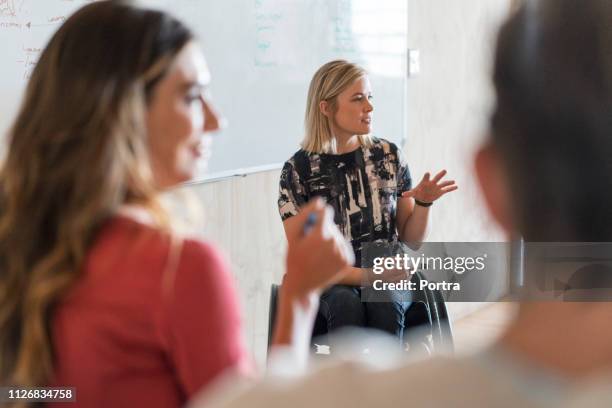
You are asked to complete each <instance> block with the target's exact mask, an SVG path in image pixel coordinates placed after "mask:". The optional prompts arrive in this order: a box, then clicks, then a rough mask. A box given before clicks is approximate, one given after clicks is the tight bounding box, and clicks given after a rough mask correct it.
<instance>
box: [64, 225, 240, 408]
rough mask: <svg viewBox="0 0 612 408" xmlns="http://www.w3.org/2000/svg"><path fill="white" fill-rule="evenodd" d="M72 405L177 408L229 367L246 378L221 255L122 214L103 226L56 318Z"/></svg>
mask: <svg viewBox="0 0 612 408" xmlns="http://www.w3.org/2000/svg"><path fill="white" fill-rule="evenodd" d="M53 340H54V346H55V352H56V360H55V361H56V366H55V367H56V376H55V381H54V384H56V386H72V387H76V399H77V401H76V402H77V403H76V404H74V403H67V404H65V405H63V404H57V405H56V406H66V407H72V408H75V407H78V406H81V407H138V406H142V407H150V408H152V407H178V406H181V405H182V404H184V403H185V402H186V400H187V399H188V398H189V397H190V396H191V395H193V394H194V393H195V392H197V391H198V390H199V389H201V387H202V386H204V385H206V384H208V383H209V382H210V381H211V380H212V379H213V378H214V377H215V376H217V375H218V374H220V373H221V372H222V371H223V370H224V369H226V368H228V367H234V368H237V369H239V370H241V371H248V369H249V363H248V359H247V358H246V353H245V349H244V347H243V343H242V337H241V333H240V321H239V313H238V306H237V302H236V298H235V291H234V288H233V285H232V281H231V278H230V275H229V273H228V267H227V265H226V264H225V262H224V261H223V259H222V258H221V257H220V256H219V253H218V251H217V250H215V249H214V248H213V247H211V246H210V245H208V244H206V243H203V242H201V241H197V240H182V241H180V242H171V241H170V238H169V236H168V234H164V233H162V232H160V231H159V230H156V229H154V228H152V227H149V226H146V225H144V224H140V223H138V222H136V221H133V220H131V219H129V218H125V217H116V218H114V219H112V220H111V221H109V223H108V224H107V225H106V226H105V227H104V228H103V229H102V231H101V232H100V234H99V236H98V238H97V239H96V241H95V243H94V245H93V247H92V248H91V250H90V252H89V254H88V256H87V258H86V262H85V265H84V270H83V275H82V277H81V278H80V280H79V282H78V284H77V285H76V287H75V288H74V290H72V292H71V293H70V294H69V296H68V297H67V298H66V300H65V301H64V302H62V304H61V305H60V306H59V307H58V310H57V312H56V313H55V316H54V321H53Z"/></svg>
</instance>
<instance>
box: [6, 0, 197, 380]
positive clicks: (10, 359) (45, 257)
mask: <svg viewBox="0 0 612 408" xmlns="http://www.w3.org/2000/svg"><path fill="white" fill-rule="evenodd" d="M192 38H193V36H192V34H191V32H190V31H189V30H188V29H187V28H186V27H185V26H184V25H183V24H182V23H180V22H179V21H177V20H176V19H174V18H172V17H170V16H168V15H167V14H165V13H162V12H159V11H153V10H146V9H141V8H137V7H134V6H131V5H129V4H128V3H126V2H122V1H103V2H96V3H92V4H90V5H87V6H85V7H83V8H82V9H80V10H79V11H77V12H76V13H75V14H74V15H73V16H71V17H70V18H69V19H68V20H67V21H66V22H65V23H64V24H63V25H62V27H61V28H60V29H59V30H58V31H57V33H56V34H55V35H54V36H53V37H52V39H51V40H50V42H49V43H48V45H47V46H46V48H45V49H44V51H43V52H42V54H41V57H40V60H39V62H38V64H37V66H36V67H35V69H34V71H33V75H32V77H31V79H30V81H29V83H28V86H27V89H26V93H25V97H24V101H23V104H22V106H21V108H20V111H19V113H18V115H17V118H16V120H15V122H14V124H13V126H12V128H11V130H10V132H9V135H8V143H9V147H8V154H7V158H6V161H5V162H4V163H3V166H2V168H1V170H0V384H12V385H17V386H38V385H44V384H45V383H47V382H48V380H49V378H50V376H51V375H52V373H53V368H54V362H53V344H52V333H51V326H52V325H51V323H52V319H53V313H54V309H55V307H56V306H57V305H58V304H60V303H61V302H62V300H63V297H64V296H65V294H66V293H67V291H68V290H69V289H70V288H71V287H72V286H73V284H74V283H75V282H76V281H77V280H78V279H79V276H80V274H81V269H82V264H83V261H84V258H85V255H86V253H87V250H88V248H89V246H90V245H91V243H92V241H93V239H94V238H95V236H96V234H97V232H98V230H99V228H100V227H101V226H102V225H103V223H104V222H105V221H106V220H108V219H109V217H110V216H112V215H113V214H114V213H115V212H116V211H117V209H118V208H119V207H120V206H121V205H122V204H125V203H137V204H139V205H142V206H145V207H147V208H149V209H150V210H151V212H152V213H153V214H154V215H156V218H157V219H158V221H159V223H160V225H161V226H163V224H164V220H165V223H166V225H167V216H166V214H165V212H164V211H163V210H162V209H161V207H160V205H159V204H158V202H157V199H156V196H157V187H156V186H155V184H154V181H153V177H152V171H151V168H150V164H149V157H148V147H147V132H146V127H145V115H146V108H147V101H148V100H149V98H150V96H151V93H152V91H153V89H154V87H155V85H156V84H157V83H158V82H159V81H160V80H161V79H162V78H163V77H164V75H165V73H166V71H167V69H168V68H169V66H170V64H171V62H172V61H173V59H174V57H175V56H176V54H177V53H178V52H180V50H181V49H182V48H183V47H184V46H185V45H186V44H187V43H188V42H189V41H190V40H191V39H192Z"/></svg>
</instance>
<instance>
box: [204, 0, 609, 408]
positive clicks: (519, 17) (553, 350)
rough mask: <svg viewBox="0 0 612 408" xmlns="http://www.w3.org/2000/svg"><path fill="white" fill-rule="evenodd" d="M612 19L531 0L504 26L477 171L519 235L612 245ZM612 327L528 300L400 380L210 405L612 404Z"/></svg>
mask: <svg viewBox="0 0 612 408" xmlns="http://www.w3.org/2000/svg"><path fill="white" fill-rule="evenodd" d="M611 21H612V2H610V1H609V0H581V1H575V0H540V1H538V0H531V1H530V0H526V1H525V2H524V5H523V6H522V7H521V8H520V9H519V10H518V12H516V13H515V14H514V15H513V16H512V17H511V18H510V19H509V20H508V21H507V22H506V23H505V24H504V26H503V27H502V29H501V32H500V34H499V38H498V42H497V50H496V57H495V67H494V74H493V82H494V85H495V91H496V105H495V109H494V113H493V115H492V119H491V127H490V136H489V138H488V140H487V141H486V142H485V144H484V145H483V146H482V148H481V149H480V150H479V152H478V154H477V156H476V160H475V164H476V173H477V175H478V179H479V182H480V185H481V188H482V191H483V193H484V197H485V199H486V203H487V206H488V208H489V210H490V212H491V214H492V215H493V217H494V218H495V219H496V220H497V222H498V223H499V224H500V225H501V226H502V227H503V228H504V229H505V231H506V232H507V233H508V235H509V236H516V235H515V234H517V233H519V234H521V235H522V236H524V238H525V240H526V241H527V242H530V241H535V242H612V177H610V175H611V174H612V25H611ZM540 272H541V271H540ZM534 273H538V271H534ZM583 300H585V299H584V298H583ZM587 300H588V299H587ZM611 319H612V303H610V302H595V301H591V302H562V301H544V302H542V301H540V302H538V301H532V302H525V303H521V304H520V311H519V313H518V315H517V316H516V318H515V320H514V321H513V322H512V324H511V325H510V326H509V328H508V329H507V331H506V332H505V334H504V335H503V336H502V337H501V339H500V340H499V342H498V343H497V344H496V345H495V346H493V347H492V348H490V349H489V350H487V351H485V352H482V353H480V354H477V355H475V356H470V357H463V358H458V359H449V358H435V359H434V360H429V361H423V362H420V363H417V364H413V365H404V366H399V367H396V368H390V369H386V370H380V369H378V370H370V369H367V368H365V367H363V366H360V365H358V364H356V363H343V364H341V365H338V366H335V367H328V368H326V369H324V370H321V371H317V372H316V375H313V376H310V377H308V378H307V379H305V380H304V379H302V380H295V381H288V380H286V381H285V382H283V383H279V382H278V380H276V381H275V380H273V379H271V380H270V381H269V382H267V383H266V384H263V385H259V386H256V387H254V388H253V389H251V390H250V391H248V392H245V393H243V394H241V395H239V396H234V397H233V399H232V398H226V399H224V400H221V399H220V397H219V396H217V397H215V398H216V399H212V398H211V399H208V400H207V401H208V402H209V404H208V405H207V406H209V407H226V408H227V407H232V408H234V407H247V406H248V407H252V408H257V407H284V406H291V407H293V408H298V407H299V408H301V407H304V408H305V407H340V406H341V407H377V408H386V407H388V408H391V407H399V406H414V407H508V408H515V407H532V408H534V407H581V408H584V407H610V406H612V386H611V384H612V325H610V321H611ZM226 397H228V396H226Z"/></svg>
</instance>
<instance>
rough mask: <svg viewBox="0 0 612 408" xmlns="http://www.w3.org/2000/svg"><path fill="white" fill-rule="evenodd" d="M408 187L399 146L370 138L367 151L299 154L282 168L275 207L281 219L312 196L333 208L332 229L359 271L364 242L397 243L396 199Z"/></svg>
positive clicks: (293, 213) (292, 213) (407, 177)
mask: <svg viewBox="0 0 612 408" xmlns="http://www.w3.org/2000/svg"><path fill="white" fill-rule="evenodd" d="M411 188H412V180H411V178H410V172H409V170H408V165H407V164H406V161H405V159H404V157H403V155H402V153H401V151H400V150H399V149H398V147H397V146H396V145H395V144H393V143H391V142H389V141H387V140H384V139H377V138H373V146H372V147H370V148H367V147H365V146H362V147H360V148H358V149H357V150H355V151H352V152H349V153H345V154H337V155H336V154H318V153H308V152H306V151H304V150H301V149H300V150H298V151H297V152H296V153H295V154H294V155H293V157H291V159H289V160H288V161H287V162H285V165H284V166H283V170H282V172H281V177H280V192H279V197H278V208H279V212H280V215H281V218H282V220H283V221H285V220H286V219H287V218H289V217H292V216H294V215H296V214H297V213H298V211H299V209H300V207H302V206H303V205H304V204H305V203H307V202H308V201H310V200H311V199H312V198H313V197H316V196H321V197H323V198H325V200H326V201H327V203H328V204H329V205H331V206H332V207H333V208H334V211H335V219H334V221H335V223H336V225H338V227H339V228H340V231H342V233H343V234H344V236H345V237H346V238H347V239H349V240H350V241H351V244H352V245H353V250H354V251H355V266H357V267H359V266H360V265H361V246H362V245H363V244H364V243H367V242H384V241H387V242H396V241H397V239H398V236H397V229H396V227H395V217H396V209H397V197H398V195H401V194H402V193H403V192H405V191H408V190H410V189H411Z"/></svg>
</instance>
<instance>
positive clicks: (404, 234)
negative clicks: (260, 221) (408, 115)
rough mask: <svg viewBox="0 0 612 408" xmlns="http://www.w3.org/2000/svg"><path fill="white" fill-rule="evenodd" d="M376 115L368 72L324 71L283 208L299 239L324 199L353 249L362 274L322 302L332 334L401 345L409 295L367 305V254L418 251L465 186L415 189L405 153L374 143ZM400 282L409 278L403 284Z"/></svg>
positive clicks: (351, 272)
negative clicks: (303, 223) (443, 203)
mask: <svg viewBox="0 0 612 408" xmlns="http://www.w3.org/2000/svg"><path fill="white" fill-rule="evenodd" d="M373 110H374V105H373V102H372V89H371V86H370V81H369V80H368V75H367V73H366V72H365V70H363V69H362V68H361V67H359V66H357V65H355V64H352V63H350V62H347V61H343V60H337V61H331V62H329V63H327V64H325V65H323V66H322V67H321V68H319V70H318V71H317V72H316V73H315V75H314V77H313V78H312V81H311V83H310V88H309V90H308V100H307V107H306V118H305V128H306V135H305V137H304V140H303V142H302V148H301V149H300V150H299V151H298V152H296V153H295V154H294V155H293V157H291V158H290V159H289V160H288V161H287V162H286V163H285V165H284V167H283V170H282V173H281V179H280V196H279V199H278V206H279V210H280V214H281V218H282V220H283V224H284V227H285V231H286V232H287V234H288V235H291V234H292V233H294V230H295V229H296V228H298V225H297V219H294V216H295V215H297V214H298V213H299V212H300V209H301V208H302V207H303V205H304V204H305V203H306V202H307V201H308V200H310V199H312V198H313V197H323V198H324V199H325V200H326V201H327V203H328V204H329V205H331V206H332V207H333V208H334V210H335V219H334V221H335V223H336V224H337V225H338V227H339V228H340V230H341V231H342V232H343V234H344V236H345V237H346V238H347V239H348V240H350V241H351V244H352V246H353V250H354V252H355V259H356V264H355V267H351V268H349V269H347V271H346V275H345V276H344V278H343V279H342V280H341V281H340V282H339V283H340V284H339V285H336V286H333V287H331V288H330V289H328V290H327V291H326V292H325V293H323V296H322V297H321V305H320V311H321V313H322V314H323V315H324V316H325V317H326V319H327V323H328V330H329V331H330V332H331V331H334V330H336V329H338V328H341V327H345V326H369V327H373V328H376V329H380V330H383V331H386V332H388V333H390V334H393V335H395V336H397V337H398V338H399V340H400V343H401V342H402V332H403V325H404V312H405V310H406V308H407V307H408V306H409V304H410V303H409V302H408V301H407V300H408V299H409V294H408V293H406V292H400V291H393V292H391V291H388V292H387V293H386V295H388V296H389V298H388V299H386V301H384V302H370V303H364V302H362V301H361V290H362V288H361V287H360V285H361V283H362V279H363V274H364V273H366V271H365V270H363V269H361V268H360V263H361V251H362V246H363V245H364V244H366V243H369V242H389V243H392V242H397V241H398V240H399V241H403V242H406V243H408V244H410V245H411V246H415V245H416V246H418V245H419V244H420V243H421V242H422V241H423V239H424V237H425V232H426V229H427V222H428V218H429V212H430V211H431V205H432V204H433V202H434V201H436V200H437V199H439V198H440V197H441V196H443V195H445V194H447V193H449V192H451V191H454V190H456V189H457V186H456V184H455V182H454V181H452V180H448V181H445V180H443V178H444V176H445V174H446V171H441V172H439V173H438V174H436V175H435V176H434V177H430V175H429V173H426V174H425V175H424V177H423V179H422V180H421V182H420V183H419V184H418V185H417V186H416V187H414V188H413V186H412V179H411V177H410V172H409V171H408V166H407V164H406V162H405V159H404V157H403V155H402V153H401V151H400V150H399V149H398V147H397V146H396V145H395V144H393V143H391V142H389V141H387V140H385V139H381V138H375V137H373V136H371V135H370V131H371V126H372V119H373V115H372V113H373ZM405 277H406V275H405V274H404V275H403V278H405ZM399 278H402V275H401V274H398V275H397V276H396V277H395V279H399ZM331 340H332V341H333V337H332V338H331Z"/></svg>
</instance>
